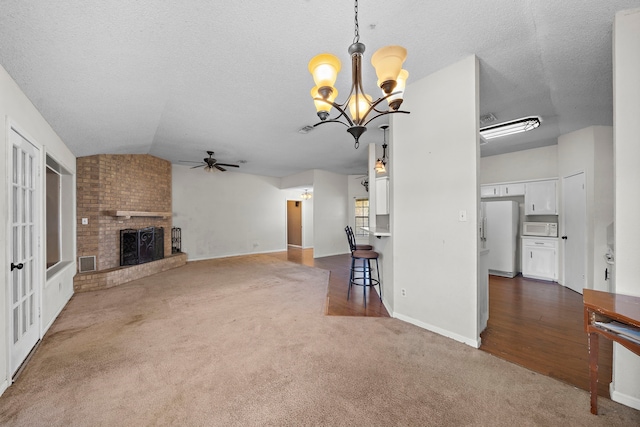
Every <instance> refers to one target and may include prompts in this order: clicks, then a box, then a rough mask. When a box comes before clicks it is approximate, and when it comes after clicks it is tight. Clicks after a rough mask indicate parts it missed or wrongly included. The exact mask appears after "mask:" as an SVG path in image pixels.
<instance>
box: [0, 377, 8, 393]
mask: <svg viewBox="0 0 640 427" xmlns="http://www.w3.org/2000/svg"><path fill="white" fill-rule="evenodd" d="M8 388H9V381H7V380H4V381H2V383H0V396H2V394H3V393H4V392H5V391H7V389H8Z"/></svg>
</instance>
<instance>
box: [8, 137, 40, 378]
mask: <svg viewBox="0 0 640 427" xmlns="http://www.w3.org/2000/svg"><path fill="white" fill-rule="evenodd" d="M9 141H10V147H11V165H10V171H9V172H10V174H11V179H10V187H11V188H10V189H9V206H11V214H10V216H11V240H10V241H9V242H8V244H9V248H8V249H9V250H8V254H9V255H10V256H11V259H10V260H9V261H10V263H11V271H10V273H9V274H10V279H9V280H8V281H7V285H8V288H9V289H8V292H7V295H9V297H10V298H9V308H10V311H9V313H10V314H9V317H10V320H9V322H10V326H11V329H10V335H9V339H10V349H11V350H10V367H11V375H13V374H14V373H15V372H16V370H17V369H18V368H19V367H20V365H21V364H22V362H23V361H24V359H25V358H26V357H27V356H28V355H29V352H30V351H31V349H32V348H33V347H34V346H35V345H36V343H37V342H38V340H39V339H40V319H39V314H40V299H39V296H40V292H39V288H40V286H39V282H40V281H39V275H40V266H39V261H40V257H39V256H38V253H39V248H38V241H39V237H40V230H39V226H38V224H39V223H40V218H39V212H40V211H39V209H38V208H39V200H40V187H41V185H40V181H39V180H40V151H39V150H38V149H37V148H36V147H35V146H33V145H32V144H31V143H30V142H29V141H27V140H26V139H25V138H24V137H22V135H20V134H19V133H17V132H16V131H15V130H14V129H11V131H10V136H9Z"/></svg>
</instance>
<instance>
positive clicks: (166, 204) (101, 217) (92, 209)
mask: <svg viewBox="0 0 640 427" xmlns="http://www.w3.org/2000/svg"><path fill="white" fill-rule="evenodd" d="M76 166H77V222H78V226H77V230H78V233H77V236H78V237H77V238H78V241H77V250H78V256H79V257H80V256H91V255H95V256H96V269H97V270H98V271H102V270H108V269H112V268H116V267H119V266H120V230H121V229H125V228H134V229H139V228H144V227H151V226H155V227H163V228H164V253H165V256H168V255H170V254H171V225H172V219H171V216H168V217H167V218H164V219H163V218H160V217H131V218H130V219H124V218H117V217H114V216H112V215H109V213H108V212H109V211H116V210H124V211H146V212H169V213H170V212H171V209H172V207H171V163H170V162H168V161H166V160H162V159H159V158H157V157H153V156H150V155H147V154H99V155H95V156H87V157H79V158H78V159H77V163H76ZM82 218H88V220H89V224H88V225H82V222H81V221H82Z"/></svg>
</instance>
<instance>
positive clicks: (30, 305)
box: [29, 294, 35, 326]
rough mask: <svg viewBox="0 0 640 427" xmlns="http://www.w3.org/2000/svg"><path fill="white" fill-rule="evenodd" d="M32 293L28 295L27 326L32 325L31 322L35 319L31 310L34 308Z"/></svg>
mask: <svg viewBox="0 0 640 427" xmlns="http://www.w3.org/2000/svg"><path fill="white" fill-rule="evenodd" d="M34 300H35V298H34V295H33V294H31V296H30V297H29V326H32V325H33V322H34V321H35V318H34V315H33V312H34V308H35V305H34V304H35V303H34Z"/></svg>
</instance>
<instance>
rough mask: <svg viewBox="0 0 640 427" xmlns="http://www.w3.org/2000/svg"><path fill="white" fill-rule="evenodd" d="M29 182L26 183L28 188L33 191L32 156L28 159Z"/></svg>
mask: <svg viewBox="0 0 640 427" xmlns="http://www.w3.org/2000/svg"><path fill="white" fill-rule="evenodd" d="M26 178H27V182H26V186H27V188H29V189H31V188H33V157H32V156H28V157H27V176H26Z"/></svg>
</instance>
